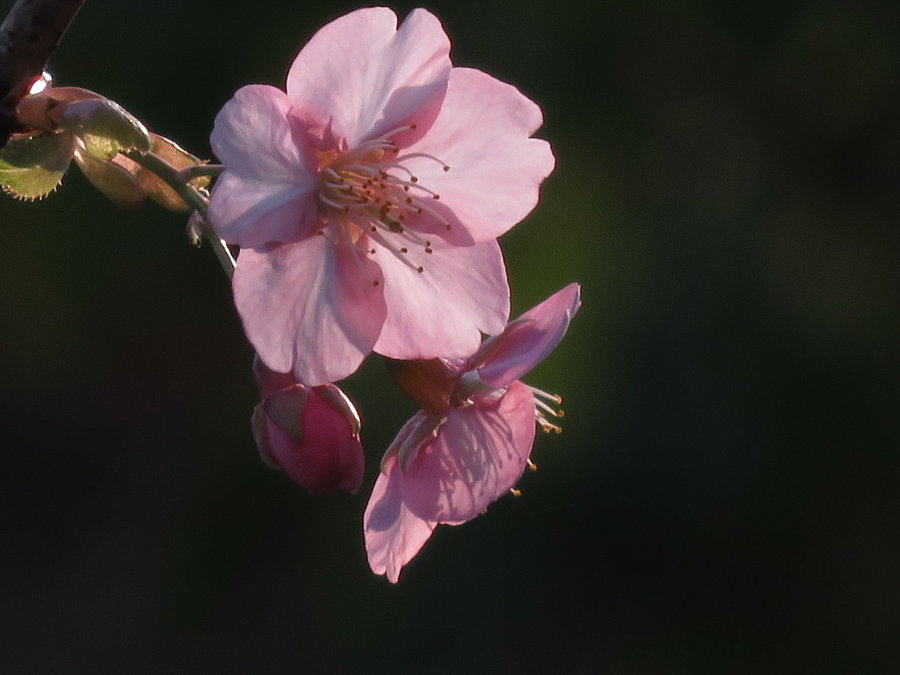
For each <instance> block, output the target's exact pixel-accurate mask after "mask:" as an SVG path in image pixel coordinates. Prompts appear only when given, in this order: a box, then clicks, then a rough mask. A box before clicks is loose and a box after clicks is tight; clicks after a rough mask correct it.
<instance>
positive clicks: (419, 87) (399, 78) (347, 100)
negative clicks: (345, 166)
mask: <svg viewBox="0 0 900 675" xmlns="http://www.w3.org/2000/svg"><path fill="white" fill-rule="evenodd" d="M450 68H451V65H450V41H449V39H448V38H447V35H446V33H444V29H443V28H442V27H441V24H440V22H439V21H438V19H437V18H436V17H435V16H434V15H433V14H431V13H429V12H427V11H425V10H423V9H417V10H415V11H413V12H412V13H410V15H409V16H408V17H407V18H406V20H405V21H404V22H403V24H402V25H401V26H400V28H399V30H398V29H397V16H396V15H395V14H394V13H393V12H392V11H391V10H389V9H387V8H384V7H370V8H364V9H359V10H356V11H355V12H351V13H350V14H347V15H345V16H342V17H340V18H339V19H336V20H335V21H332V22H331V23H329V24H328V25H327V26H325V27H323V28H322V29H321V30H319V32H318V33H316V34H315V35H314V36H313V37H312V39H311V40H310V41H309V42H308V43H307V45H306V46H305V47H304V48H303V49H302V50H301V51H300V53H299V54H298V55H297V58H296V59H295V60H294V63H293V65H291V69H290V72H289V73H288V77H287V92H288V96H289V98H290V99H291V101H292V103H293V104H294V112H295V113H296V114H298V115H299V116H300V117H302V118H304V119H306V120H307V121H310V122H312V121H315V122H317V123H318V124H319V125H320V126H321V127H322V128H323V129H324V127H325V126H326V125H327V124H328V123H329V122H330V123H331V127H332V129H333V130H334V132H335V133H336V134H337V135H338V136H341V137H343V138H344V139H345V140H346V142H347V145H348V147H350V148H353V147H355V146H356V145H357V144H358V143H359V142H360V141H362V140H367V139H372V138H377V137H379V136H381V135H383V134H385V133H386V132H389V131H393V130H394V129H396V128H398V127H400V126H403V125H406V124H410V123H415V124H416V125H417V130H416V134H415V135H416V136H418V135H421V134H422V133H424V132H425V131H427V129H428V127H430V126H431V123H432V122H433V120H434V118H435V116H436V115H437V110H438V108H439V107H440V103H441V100H442V99H443V97H444V93H445V91H446V88H447V80H448V78H449V76H450Z"/></svg>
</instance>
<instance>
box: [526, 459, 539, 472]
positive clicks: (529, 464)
mask: <svg viewBox="0 0 900 675" xmlns="http://www.w3.org/2000/svg"><path fill="white" fill-rule="evenodd" d="M525 466H527V467H528V470H529V471H537V464H535V463H534V462H532V461H531V460H530V459H526V460H525Z"/></svg>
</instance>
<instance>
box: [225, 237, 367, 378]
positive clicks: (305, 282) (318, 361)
mask: <svg viewBox="0 0 900 675" xmlns="http://www.w3.org/2000/svg"><path fill="white" fill-rule="evenodd" d="M233 285H234V301H235V305H236V306H237V310H238V313H239V314H240V315H241V319H242V320H243V322H244V330H245V332H246V333H247V337H248V339H249V340H250V342H251V344H253V346H254V347H255V348H256V351H257V352H258V353H259V357H260V359H262V361H263V362H264V363H265V364H266V365H267V366H268V367H269V368H271V369H272V370H275V371H279V372H288V371H293V373H294V375H295V377H296V378H297V379H298V380H300V381H301V382H303V383H305V384H308V385H318V384H325V383H327V382H336V381H338V380H340V379H342V378H344V377H346V376H348V375H350V374H351V373H352V372H353V371H354V370H356V368H357V367H359V364H360V363H362V360H363V359H364V358H365V357H366V356H367V355H368V354H369V353H370V351H371V350H372V346H373V345H374V344H375V342H376V340H377V339H378V334H379V332H380V330H381V326H382V323H383V322H384V317H385V302H384V297H383V295H382V288H383V277H382V274H381V270H380V269H379V268H378V266H377V265H375V264H374V263H372V262H371V261H369V260H367V259H365V258H363V257H360V256H358V254H357V253H356V252H355V251H354V250H351V249H350V248H349V247H347V246H343V245H334V244H332V243H331V242H330V241H329V240H328V239H327V238H326V237H324V236H313V237H310V238H309V239H305V240H303V241H301V242H297V243H295V244H286V245H283V246H277V247H274V248H271V249H266V250H252V249H244V250H242V251H241V254H240V256H239V257H238V264H237V268H236V269H235V274H234V281H233Z"/></svg>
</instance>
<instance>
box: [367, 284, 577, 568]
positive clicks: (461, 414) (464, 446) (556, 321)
mask: <svg viewBox="0 0 900 675" xmlns="http://www.w3.org/2000/svg"><path fill="white" fill-rule="evenodd" d="M580 305H581V300H580V287H579V286H578V284H571V285H569V286H566V287H565V288H564V289H562V290H561V291H559V292H557V293H556V294H554V295H552V296H551V297H550V298H548V299H547V300H545V301H544V302H543V303H541V304H540V305H538V306H537V307H535V308H533V309H531V310H530V311H528V312H526V313H525V314H523V315H522V316H521V317H520V318H518V319H516V320H515V321H513V322H511V323H510V324H509V325H507V327H506V329H505V330H504V331H503V332H502V333H501V334H500V335H497V336H494V337H491V338H489V339H488V340H486V341H485V342H484V343H483V344H482V346H481V348H480V349H478V351H477V352H476V353H475V354H474V355H473V356H471V357H470V358H468V359H466V360H464V361H451V360H446V359H432V360H429V361H409V362H394V363H393V365H392V367H393V373H392V374H393V376H394V379H395V381H396V382H397V383H398V384H399V385H400V386H401V387H402V388H403V389H404V390H405V391H406V392H407V393H409V394H410V395H411V396H412V397H413V398H415V399H416V400H417V401H418V402H419V403H420V404H421V405H422V410H421V411H419V412H418V413H417V414H416V415H415V416H414V417H413V418H412V419H410V420H409V422H407V423H406V424H405V425H404V427H403V428H402V429H401V430H400V433H399V434H398V435H397V437H396V439H394V442H393V443H392V444H391V446H390V448H388V451H387V453H386V454H385V457H384V459H383V460H382V473H381V475H379V476H378V479H377V481H376V482H375V487H374V489H373V491H372V496H371V497H370V498H369V504H368V506H367V507H366V512H365V516H364V530H365V539H366V550H367V552H368V557H369V565H370V566H371V568H372V570H373V571H374V572H375V573H376V574H387V577H388V579H389V580H390V581H392V582H396V581H397V579H398V578H399V576H400V570H401V569H402V568H403V566H404V565H405V564H406V563H408V562H409V561H410V560H411V559H412V558H413V556H415V555H416V553H418V551H419V549H420V548H421V547H422V545H423V544H424V543H425V542H426V541H427V540H428V538H429V537H430V536H431V533H432V531H433V530H434V528H435V527H436V526H437V525H439V524H441V523H444V524H449V525H459V524H461V523H464V522H466V521H468V520H471V519H472V518H474V517H475V516H477V515H478V514H479V513H481V512H482V511H483V510H484V509H485V508H486V507H487V506H488V504H490V503H491V502H493V501H494V500H496V499H497V498H498V497H500V496H501V495H503V494H504V493H505V492H507V491H509V490H511V489H512V488H513V486H514V485H515V484H516V482H517V481H518V480H519V478H520V477H521V475H522V472H523V471H524V470H525V467H526V465H527V464H528V461H529V459H528V457H529V455H530V454H531V447H532V444H533V442H534V435H535V420H537V422H538V423H539V424H540V425H541V426H542V427H543V428H544V429H545V430H547V431H550V430H556V431H558V430H559V427H558V426H556V425H555V424H553V423H552V422H551V421H549V420H548V419H547V417H546V415H548V414H549V415H554V416H558V415H559V412H558V411H556V410H555V409H554V408H553V407H552V406H551V405H549V404H548V403H547V402H545V400H541V399H546V400H549V401H552V402H553V403H556V404H558V403H560V402H561V399H560V398H559V397H557V396H553V395H550V394H546V393H544V392H541V391H539V390H537V389H533V388H531V387H528V386H527V385H525V384H523V383H522V382H520V381H519V378H520V377H522V376H523V375H524V374H525V373H527V372H528V371H529V370H531V369H532V368H533V367H534V366H535V365H536V364H537V363H538V362H540V361H541V360H542V359H543V358H544V357H545V356H547V354H549V353H550V351H552V350H553V348H554V347H555V346H556V345H557V344H558V343H559V341H560V340H561V339H562V337H563V335H564V334H565V332H566V329H567V328H568V325H569V321H570V320H571V318H572V316H573V315H574V314H575V312H576V311H578V308H579V307H580Z"/></svg>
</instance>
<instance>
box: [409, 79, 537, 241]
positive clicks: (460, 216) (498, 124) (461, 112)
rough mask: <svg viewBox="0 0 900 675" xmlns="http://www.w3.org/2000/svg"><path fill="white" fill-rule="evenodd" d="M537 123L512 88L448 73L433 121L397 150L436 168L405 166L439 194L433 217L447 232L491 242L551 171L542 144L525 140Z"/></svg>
mask: <svg viewBox="0 0 900 675" xmlns="http://www.w3.org/2000/svg"><path fill="white" fill-rule="evenodd" d="M542 121H543V117H542V115H541V110H540V108H538V106H537V105H536V104H535V103H534V102H532V101H531V100H529V99H528V98H526V97H525V96H524V95H523V94H522V93H521V92H519V90H518V89H516V88H515V87H513V86H511V85H509V84H506V83H504V82H501V81H500V80H497V79H495V78H493V77H491V76H490V75H487V74H485V73H483V72H481V71H478V70H473V69H470V68H454V69H453V72H452V73H451V75H450V86H449V89H448V90H447V96H446V97H445V98H444V102H443V105H442V106H441V112H440V114H439V115H438V118H437V120H435V123H434V124H433V125H432V127H431V129H429V131H428V133H427V134H426V135H425V136H423V137H422V138H421V139H420V140H419V141H418V142H417V143H415V144H414V145H412V146H410V147H409V148H404V149H403V154H407V153H415V152H423V153H429V154H431V155H434V156H436V157H438V158H440V160H441V162H435V161H432V160H429V159H426V158H417V159H411V160H409V161H407V162H406V165H407V166H408V168H409V169H410V170H411V171H412V172H413V173H414V174H415V175H416V176H417V178H418V181H419V183H420V184H421V185H425V186H427V187H428V189H430V190H432V191H433V192H436V193H438V194H439V195H440V206H441V214H442V216H443V218H444V219H445V220H447V221H449V222H450V224H451V225H452V226H453V228H454V229H456V228H465V229H466V230H468V232H469V233H470V234H471V235H472V236H473V237H474V238H475V240H476V241H484V240H486V239H491V238H494V237H498V236H499V235H501V234H503V233H504V232H506V231H507V230H508V229H509V228H510V227H512V226H513V225H515V224H516V223H518V222H519V221H521V220H522V219H523V218H524V217H525V216H526V215H528V213H529V212H530V211H531V210H532V209H533V208H534V207H535V205H536V204H537V201H538V188H539V186H540V184H541V182H542V181H543V180H544V178H546V177H547V175H549V174H550V172H551V171H552V170H553V166H554V163H555V160H554V158H553V153H552V152H551V150H550V145H549V144H548V143H547V142H546V141H543V140H540V139H536V138H529V137H530V136H531V134H532V133H534V131H535V130H536V129H537V128H538V127H539V126H540V125H541V123H542ZM442 163H443V164H442ZM443 165H446V166H449V167H450V169H449V170H448V171H444V170H443ZM448 212H449V214H448ZM450 214H452V216H451V215H450ZM434 231H438V230H434ZM451 231H452V230H451Z"/></svg>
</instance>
